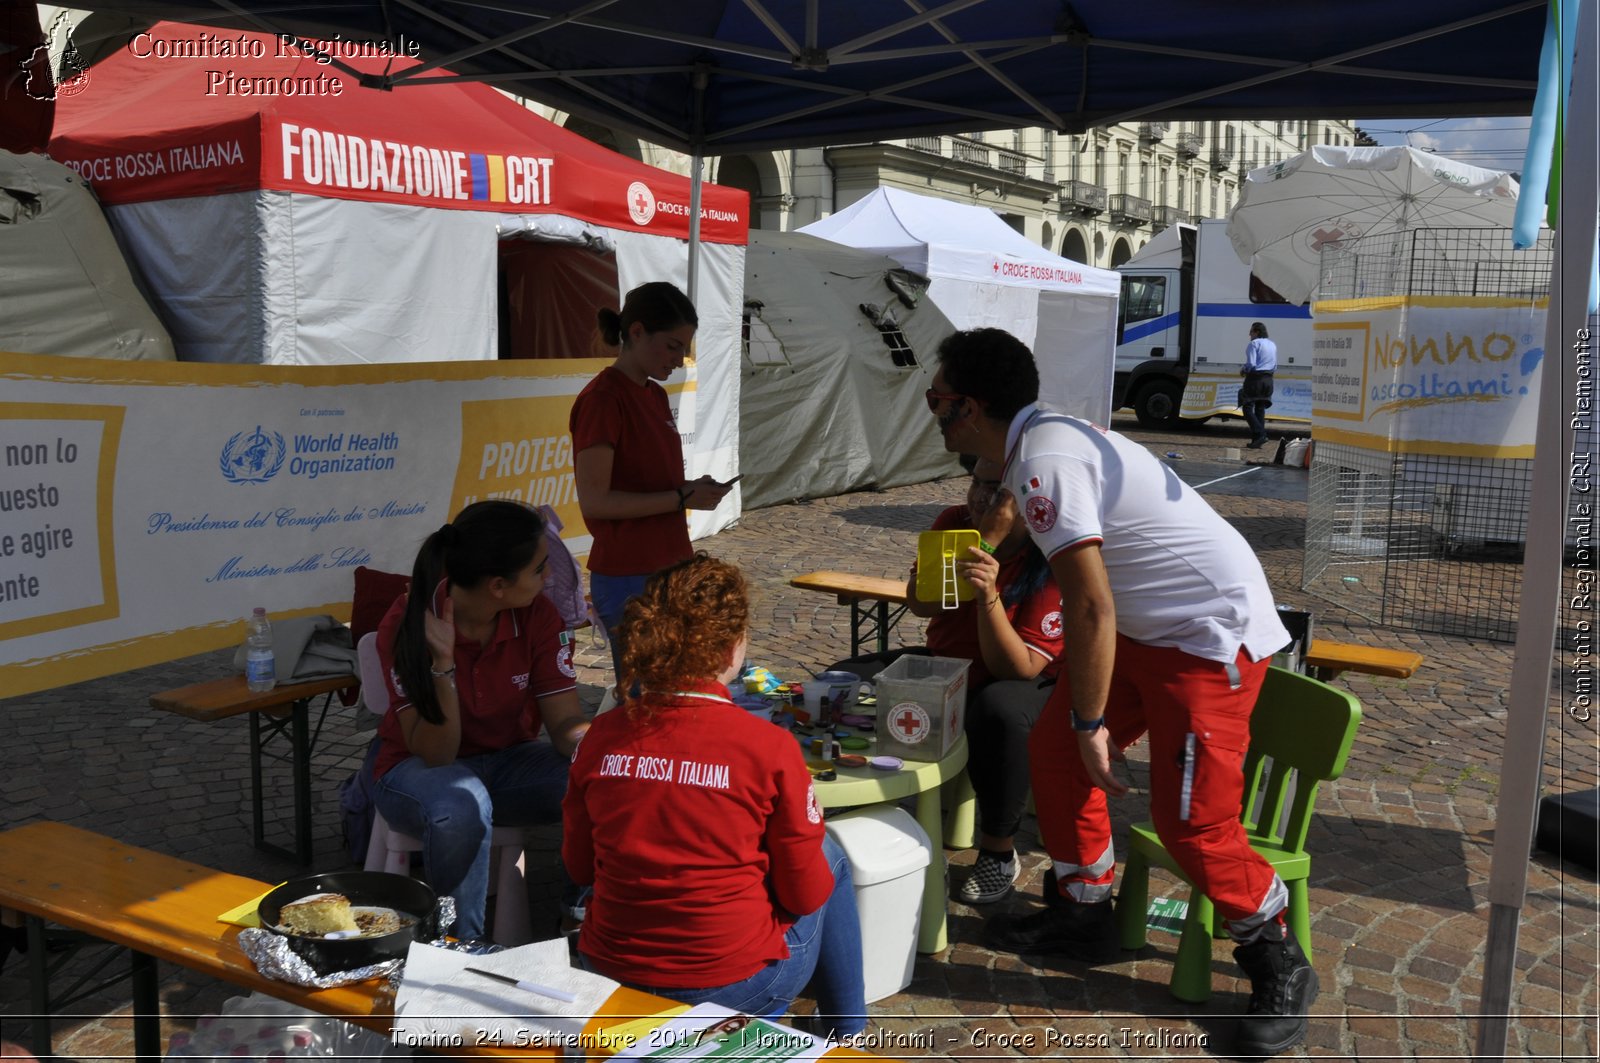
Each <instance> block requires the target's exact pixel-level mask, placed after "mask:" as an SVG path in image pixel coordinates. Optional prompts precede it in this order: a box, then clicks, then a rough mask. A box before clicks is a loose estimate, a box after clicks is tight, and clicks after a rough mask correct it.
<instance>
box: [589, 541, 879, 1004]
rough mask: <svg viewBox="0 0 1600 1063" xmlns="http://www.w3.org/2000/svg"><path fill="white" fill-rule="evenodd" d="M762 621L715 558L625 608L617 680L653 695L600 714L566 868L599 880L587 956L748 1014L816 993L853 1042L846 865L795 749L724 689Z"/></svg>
mask: <svg viewBox="0 0 1600 1063" xmlns="http://www.w3.org/2000/svg"><path fill="white" fill-rule="evenodd" d="M749 622H750V603H749V600H748V598H747V596H746V590H745V581H744V577H743V576H742V575H740V573H739V570H738V569H737V568H735V567H733V566H732V565H729V564H727V563H725V562H722V561H716V560H713V559H711V558H708V557H706V556H705V555H704V554H701V555H698V556H696V557H694V558H691V559H690V560H688V561H684V562H681V563H679V564H677V565H673V566H672V567H670V568H666V569H663V570H662V571H660V572H658V573H656V574H655V575H653V576H651V577H650V578H649V579H648V580H647V581H646V582H645V584H644V589H643V590H642V591H641V592H640V593H639V595H638V596H637V597H635V598H632V599H631V600H630V601H629V602H628V605H627V608H626V611H625V612H624V615H623V620H622V629H623V642H622V645H623V654H624V656H623V661H622V681H623V686H624V689H627V688H628V687H631V686H633V685H634V684H638V689H639V691H640V692H639V694H638V695H637V696H635V697H633V698H631V699H629V700H628V701H627V702H626V703H624V705H623V706H622V707H620V708H619V709H617V710H616V711H614V712H609V713H606V714H605V715H602V716H599V717H597V718H596V719H595V722H594V726H593V727H592V728H591V729H590V731H589V735H588V737H587V738H586V739H585V740H584V743H583V748H582V749H580V750H579V751H578V755H577V757H575V758H574V759H573V764H572V784H571V788H570V789H569V790H568V791H567V800H566V806H565V813H566V814H565V834H564V837H563V842H562V857H563V859H564V861H565V863H566V866H567V872H568V874H570V875H571V876H572V877H573V879H574V880H576V881H577V882H578V883H579V884H582V885H589V884H593V886H594V895H593V897H592V898H591V900H590V901H589V905H588V917H587V918H586V919H585V920H584V923H583V931H582V933H581V935H580V936H579V938H578V950H579V954H580V959H581V961H582V962H583V963H584V965H585V966H587V967H589V968H590V969H592V970H596V971H599V972H600V973H601V974H605V975H608V976H609V977H612V978H615V979H617V980H618V981H620V982H623V983H625V984H627V985H629V986H633V987H635V988H638V989H644V990H647V991H649V992H652V993H656V994H658V995H660V996H665V997H670V998H672V999H674V1000H679V1001H682V1002H683V1003H686V1004H697V1003H703V1002H707V1001H709V1002H712V1003H716V1004H721V1005H723V1006H725V1007H729V1008H733V1009H735V1010H737V1011H741V1012H744V1013H745V1014H749V1015H766V1016H774V1017H775V1016H777V1015H781V1014H782V1013H783V1011H784V1010H785V1009H786V1008H787V1007H788V1006H789V1002H790V1001H791V1000H793V999H794V997H796V996H797V995H799V993H800V991H801V990H802V989H804V988H805V986H806V984H807V983H808V982H810V983H812V986H813V993H812V995H813V996H814V997H815V998H816V1001H817V1010H818V1013H819V1015H820V1016H821V1017H822V1019H823V1023H822V1025H823V1027H824V1031H825V1030H826V1029H831V1030H832V1031H833V1032H834V1033H836V1034H838V1035H840V1036H844V1035H848V1034H854V1033H858V1032H860V1031H861V1030H862V1029H863V1028H864V1027H865V1025H866V1018H865V1012H866V1004H865V1001H864V995H865V991H864V988H863V983H862V955H861V928H860V924H859V923H858V922H857V918H858V917H857V914H856V904H855V891H854V888H853V887H852V884H851V881H850V863H849V860H848V859H847V858H846V857H845V855H844V851H843V850H842V849H840V848H839V846H838V845H837V844H835V843H834V842H833V840H832V839H831V838H829V837H828V836H827V834H826V832H825V831H824V830H823V828H822V810H821V808H820V807H818V805H817V799H816V795H815V794H814V793H813V792H812V789H811V776H810V774H809V773H808V772H807V771H806V766H805V761H804V760H803V759H802V757H801V755H800V747H799V746H798V745H797V744H796V743H795V740H794V738H793V737H791V736H790V734H789V732H787V731H785V730H783V729H781V728H778V727H774V726H773V725H772V724H771V723H768V722H767V721H765V720H760V719H757V718H756V717H754V716H752V715H750V714H749V713H747V712H745V711H744V710H743V709H741V708H739V707H738V706H737V705H735V704H734V703H733V701H732V699H731V697H730V696H729V693H728V686H727V684H728V683H729V681H730V680H732V678H733V677H734V676H735V675H737V674H738V672H739V668H740V666H741V665H742V664H743V663H744V654H745V647H746V645H747V643H748V640H749V631H748V628H749ZM824 1031H819V1032H824Z"/></svg>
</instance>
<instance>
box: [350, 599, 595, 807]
mask: <svg viewBox="0 0 1600 1063" xmlns="http://www.w3.org/2000/svg"><path fill="white" fill-rule="evenodd" d="M405 608H406V600H405V597H404V596H401V597H400V598H397V599H395V603H394V604H393V605H391V606H390V607H389V612H388V613H387V614H386V615H385V616H384V618H383V623H381V624H379V625H378V660H379V662H380V663H381V664H382V665H383V673H384V675H385V676H386V677H387V686H388V688H389V711H388V712H386V713H384V716H383V719H382V721H380V722H379V724H378V737H379V739H380V740H381V743H382V744H381V745H380V746H379V749H378V759H377V761H376V763H375V764H374V765H373V769H372V774H373V778H378V777H380V776H382V775H383V773H384V772H386V771H388V770H389V769H390V768H392V767H394V766H395V765H396V764H398V763H400V762H401V761H402V760H405V759H406V758H407V757H409V756H410V755H411V752H410V750H408V749H407V748H406V742H405V738H404V737H402V735H401V731H400V712H401V711H402V710H404V711H405V712H414V711H415V710H414V709H412V708H411V707H410V706H411V699H410V698H409V697H408V696H407V695H406V692H405V691H404V690H403V689H401V686H400V681H399V678H398V677H397V676H396V675H395V671H394V633H395V632H396V631H397V630H398V629H399V627H400V620H401V618H402V617H403V616H404V615H405ZM576 676H577V671H576V669H574V668H573V666H572V645H571V632H569V631H567V629H566V627H565V625H563V624H562V622H561V615H560V614H559V613H557V612H556V607H555V606H554V605H552V604H551V603H550V601H549V599H547V598H545V596H544V595H542V594H541V595H539V597H537V598H535V599H534V602H533V604H532V605H530V606H527V607H525V608H522V609H504V610H501V612H500V615H499V618H498V622H497V624H496V626H495V631H494V635H493V636H492V637H491V638H490V639H489V643H488V645H486V646H480V645H479V644H478V643H477V642H476V641H474V640H472V639H463V638H462V637H461V636H460V634H459V633H457V636H456V698H457V700H458V702H459V704H460V706H461V746H460V748H459V749H458V750H457V751H456V755H457V756H458V757H470V756H474V755H476V754H479V753H493V752H496V751H498V750H501V749H509V748H511V747H512V746H514V745H517V744H519V743H522V742H531V741H533V740H534V739H535V738H537V737H538V736H539V728H540V726H541V723H542V721H541V719H540V716H539V699H540V698H543V697H549V696H550V695H551V694H559V693H561V692H562V691H564V690H572V689H575V688H576V686H577V682H576V678H575V677H576Z"/></svg>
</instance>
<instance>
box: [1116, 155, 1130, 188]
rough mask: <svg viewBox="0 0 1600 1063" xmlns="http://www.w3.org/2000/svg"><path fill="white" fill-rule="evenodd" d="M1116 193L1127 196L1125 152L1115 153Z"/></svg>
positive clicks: (1126, 157) (1126, 158) (1126, 161)
mask: <svg viewBox="0 0 1600 1063" xmlns="http://www.w3.org/2000/svg"><path fill="white" fill-rule="evenodd" d="M1117 191H1118V192H1119V193H1120V194H1122V195H1127V194H1128V153H1127V152H1125V151H1119V152H1117Z"/></svg>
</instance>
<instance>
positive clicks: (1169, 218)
mask: <svg viewBox="0 0 1600 1063" xmlns="http://www.w3.org/2000/svg"><path fill="white" fill-rule="evenodd" d="M1150 221H1151V223H1152V225H1153V227H1154V228H1155V229H1157V230H1161V229H1166V228H1169V227H1171V226H1173V225H1177V224H1178V223H1179V222H1183V223H1185V224H1192V223H1193V222H1194V218H1193V216H1192V215H1190V213H1189V212H1188V211H1186V210H1184V209H1183V208H1182V207H1156V208H1155V209H1154V210H1152V211H1151V212H1150Z"/></svg>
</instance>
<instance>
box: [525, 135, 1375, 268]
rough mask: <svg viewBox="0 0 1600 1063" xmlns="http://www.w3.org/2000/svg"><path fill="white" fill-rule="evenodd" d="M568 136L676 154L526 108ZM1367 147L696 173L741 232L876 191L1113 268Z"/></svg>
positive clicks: (1259, 145)
mask: <svg viewBox="0 0 1600 1063" xmlns="http://www.w3.org/2000/svg"><path fill="white" fill-rule="evenodd" d="M533 106H534V107H535V109H536V110H538V111H540V113H542V114H544V115H546V116H547V117H549V118H552V119H554V120H555V121H557V122H562V123H563V124H564V125H566V126H567V128H569V129H572V130H573V131H575V132H578V133H582V134H583V135H584V136H586V137H588V138H589V139H591V140H594V141H597V142H598V143H601V144H604V145H606V146H607V147H610V148H613V149H615V150H617V151H620V152H622V153H623V154H626V155H631V156H633V157H634V158H636V159H641V160H643V161H645V162H647V163H650V164H652V165H654V166H660V167H663V168H665V169H668V170H673V171H676V172H678V173H687V172H688V170H689V162H690V160H689V157H688V156H687V155H684V154H683V153H681V152H676V151H671V150H669V149H666V148H661V147H659V146H657V145H653V144H648V143H643V142H640V141H639V140H637V139H636V138H634V137H631V136H629V135H626V134H620V133H616V132H614V131H612V130H610V129H606V128H603V127H598V126H595V125H594V124H593V123H591V122H588V121H586V120H584V119H581V118H570V119H569V118H568V116H566V115H564V114H562V113H560V112H551V111H549V110H548V109H546V108H542V107H538V106H537V105H533ZM1365 142H1367V141H1366V140H1365V138H1364V137H1363V136H1362V134H1361V132H1360V131H1359V130H1357V129H1356V127H1355V126H1353V125H1352V124H1350V123H1349V122H1346V121H1335V120H1315V121H1308V120H1297V121H1282V122H1277V121H1271V122H1247V121H1226V122H1137V123H1126V124H1122V125H1114V126H1107V127H1104V128H1097V129H1091V130H1089V131H1088V132H1087V133H1082V134H1078V135H1061V134H1057V133H1054V132H1051V131H1048V130H1044V129H1013V130H1002V131H998V132H988V133H973V134H967V135H951V134H945V135H943V136H924V137H910V138H907V139H905V140H891V141H879V142H876V143H871V144H843V145H838V146H835V147H828V148H798V149H794V150H790V151H769V152H751V153H747V154H740V155H727V156H722V157H720V158H710V159H707V160H706V176H707V177H708V178H709V179H710V180H713V181H716V182H717V183H719V184H724V185H732V186H734V187H737V188H743V189H744V190H745V191H747V192H749V193H750V200H751V204H752V210H751V224H752V226H753V227H757V228H763V229H797V228H799V227H800V226H802V225H805V224H807V223H809V222H812V221H815V220H817V219H818V218H822V217H825V216H827V215H828V214H830V213H832V212H833V211H836V210H840V209H842V208H844V207H847V206H849V205H850V204H851V203H853V202H855V201H856V200H857V199H860V198H861V197H862V196H865V195H866V194H868V193H869V192H871V191H872V190H873V189H874V188H877V187H878V186H879V185H889V186H891V187H895V188H904V189H907V190H908V191H912V192H918V193H921V194H923V195H931V196H940V197H942V198H945V199H952V200H955V201H957V202H961V203H976V204H979V205H981V206H985V207H989V208H990V209H991V210H993V211H994V212H995V213H997V214H999V215H1000V216H1001V217H1002V218H1004V219H1005V220H1006V221H1007V222H1008V223H1009V224H1011V225H1012V226H1013V227H1014V228H1015V229H1017V231H1019V232H1021V233H1022V234H1023V235H1025V236H1027V237H1028V238H1029V239H1031V240H1034V241H1036V242H1037V243H1039V244H1041V245H1043V246H1044V247H1046V248H1048V249H1050V250H1051V251H1054V252H1056V253H1057V254H1060V255H1062V256H1064V257H1066V258H1070V259H1073V260H1074V261H1078V262H1086V263H1089V264H1090V265H1095V266H1103V267H1107V268H1111V267H1115V266H1118V265H1120V264H1121V263H1123V262H1125V261H1127V259H1128V258H1129V257H1130V256H1131V255H1133V253H1134V252H1136V251H1138V250H1139V248H1141V247H1143V246H1144V245H1145V243H1146V242H1148V241H1149V239H1150V237H1151V236H1153V235H1155V234H1156V233H1158V232H1160V231H1161V230H1162V229H1164V228H1166V227H1167V226H1168V225H1171V224H1172V223H1173V222H1176V221H1192V220H1194V219H1197V218H1220V217H1223V216H1225V215H1226V214H1227V213H1228V211H1229V210H1230V209H1231V208H1232V207H1233V204H1234V201H1235V200H1236V199H1238V196H1239V184H1240V182H1241V181H1243V180H1244V175H1245V174H1246V173H1248V172H1249V171H1250V170H1252V169H1255V168H1256V167H1258V166H1267V165H1270V164H1272V163H1275V162H1281V161H1282V160H1284V159H1286V158H1289V157H1290V156H1292V155H1296V154H1298V153H1299V152H1302V151H1305V150H1307V149H1308V148H1310V147H1312V146H1314V145H1318V144H1330V145H1336V146H1343V147H1349V146H1351V145H1354V144H1357V143H1365Z"/></svg>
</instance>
